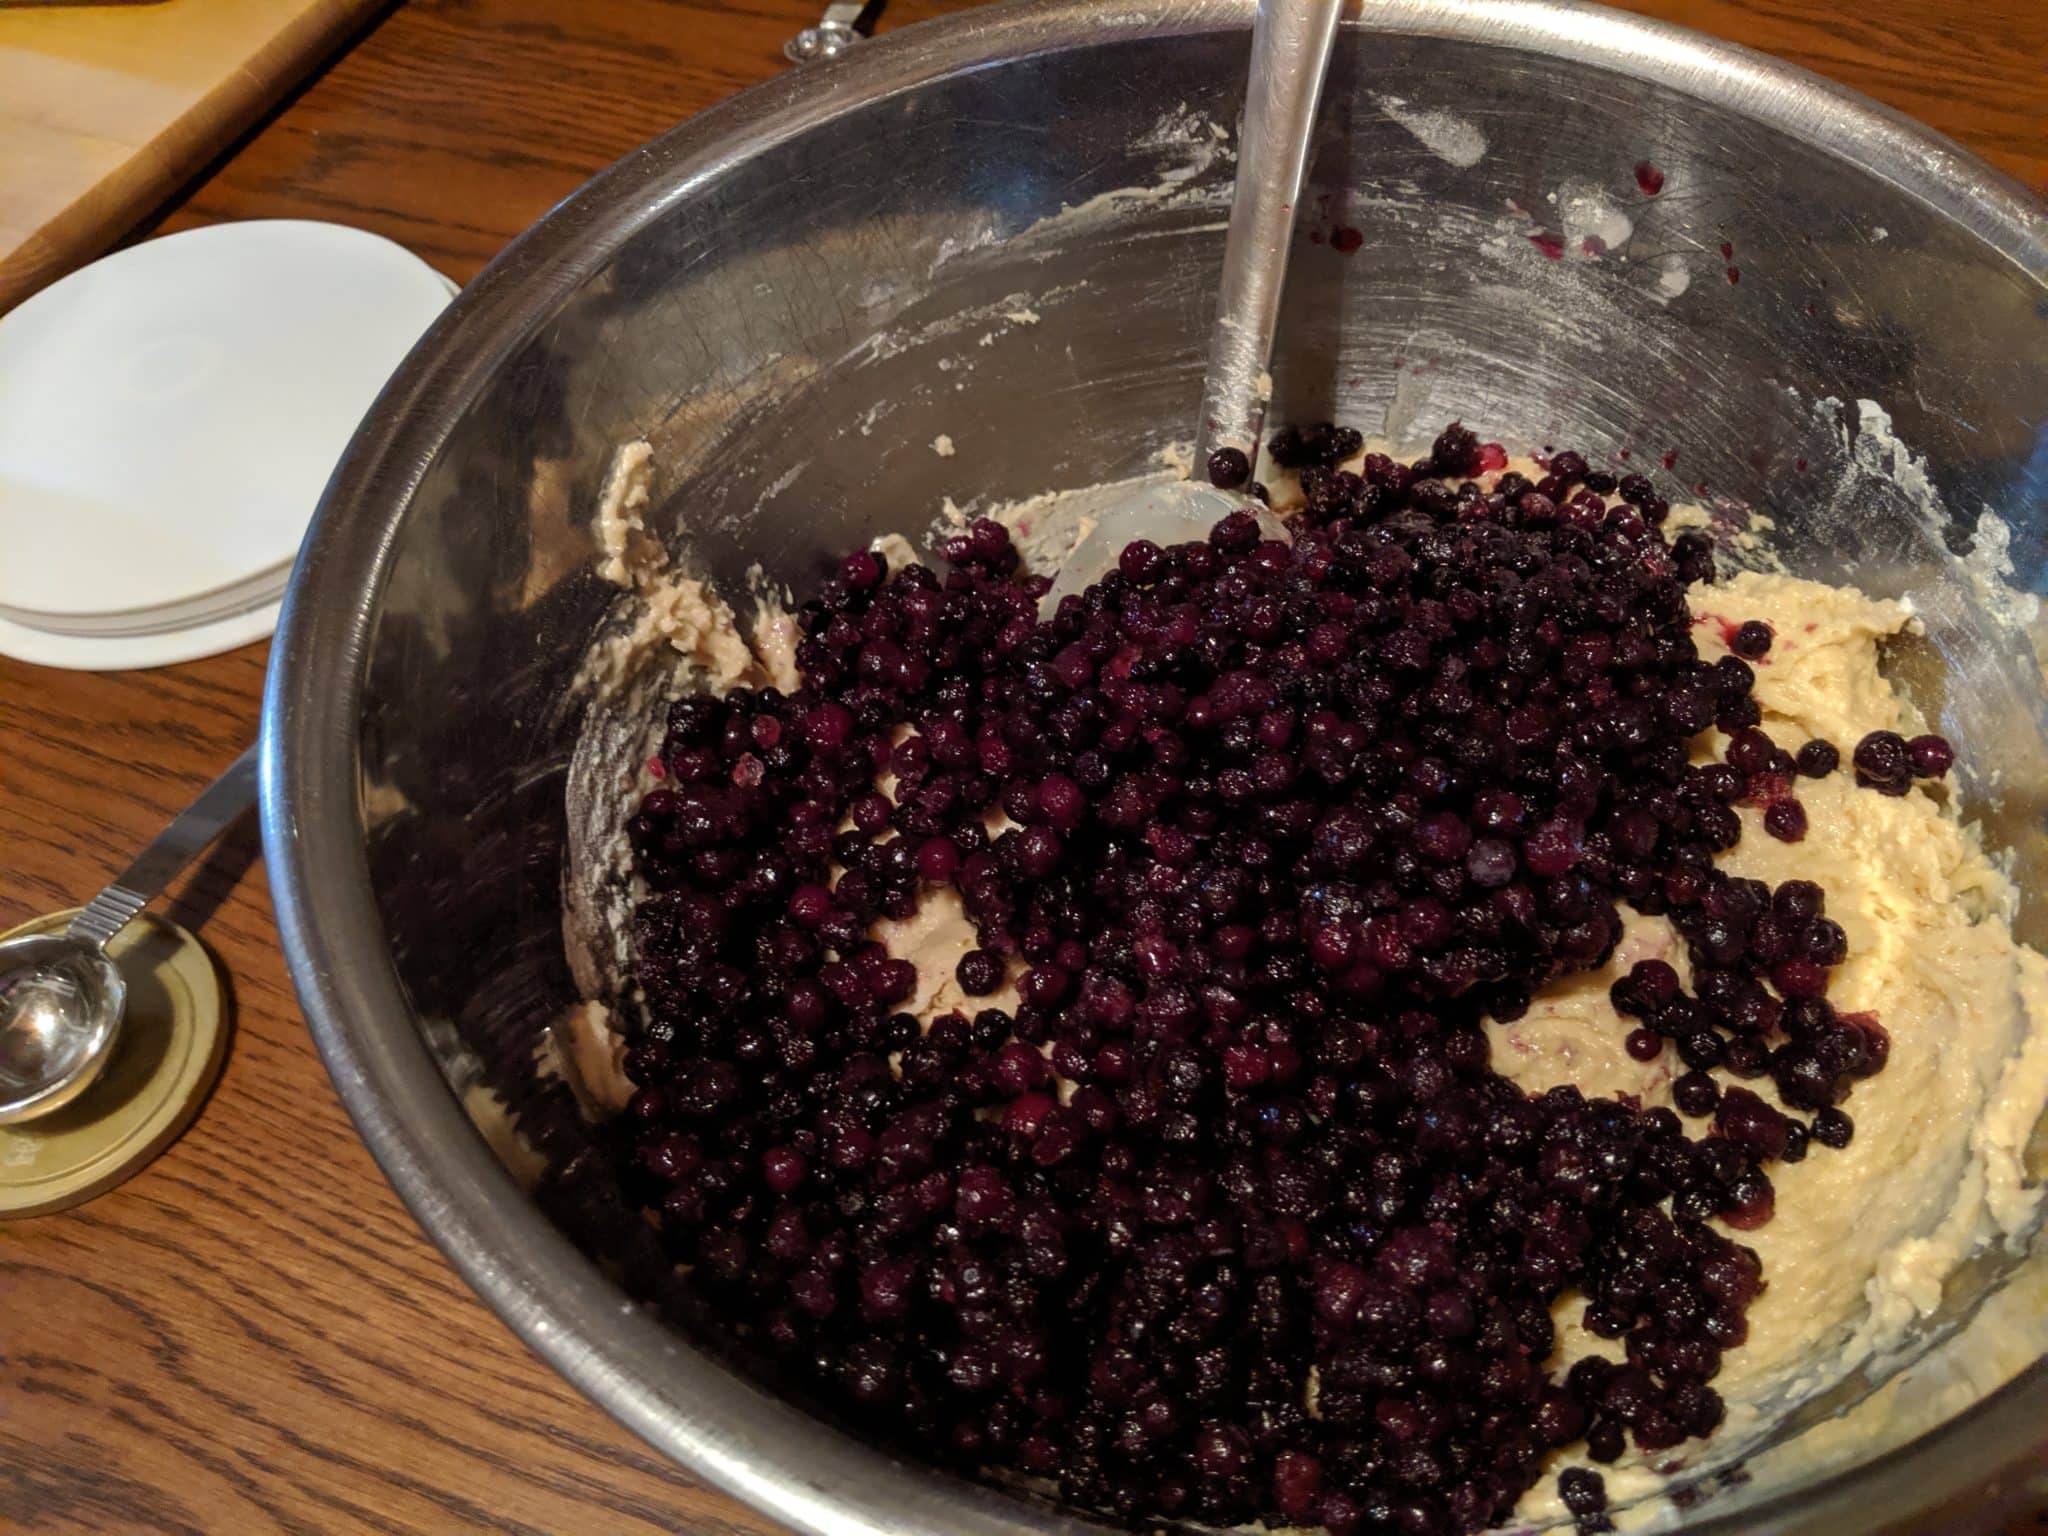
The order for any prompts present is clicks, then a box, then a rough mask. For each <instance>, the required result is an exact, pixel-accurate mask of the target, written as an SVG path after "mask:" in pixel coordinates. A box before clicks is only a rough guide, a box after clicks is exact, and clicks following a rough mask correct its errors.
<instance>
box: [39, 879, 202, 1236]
mask: <svg viewBox="0 0 2048 1536" xmlns="http://www.w3.org/2000/svg"><path fill="white" fill-rule="evenodd" d="M74 915H75V913H73V912H53V913H51V914H50V915H49V916H48V917H39V918H37V919H36V920H35V921H34V922H31V923H24V924H23V925H22V926H21V927H19V928H16V929H15V930H14V931H13V932H11V933H7V934H0V938H8V939H11V938H15V937H17V936H20V935H26V934H41V933H62V932H63V931H64V929H65V927H66V926H67V925H68V924H69V923H70V921H71V919H72V917H73V916H74ZM107 957H108V958H109V959H110V960H112V961H113V962H114V964H115V965H116V966H117V967H119V969H120V972H121V976H122V978H123V979H124V980H125V981H126V982H127V983H128V1005H127V1011H126V1015H125V1018H124V1020H123V1022H122V1025H121V1036H120V1039H119V1040H118V1041H117V1042H116V1043H115V1045H114V1052H113V1055H112V1056H111V1057H110V1058H109V1059H108V1061H107V1065H106V1068H105V1070H104V1071H103V1072H102V1073H101V1075H100V1078H99V1081H98V1082H96V1083H94V1084H93V1085H92V1087H90V1088H88V1089H87V1090H86V1091H85V1092H84V1093H82V1094H80V1095H79V1096H78V1097H77V1098H76V1099H74V1100H72V1101H71V1102H70V1103H69V1104H67V1105H65V1106H64V1107H63V1108H61V1109H58V1110H54V1111H52V1112H51V1113H50V1114H48V1115H44V1116H41V1117H39V1118H37V1119H34V1120H25V1121H22V1122H21V1123H20V1124H17V1125H0V1220H4V1219H5V1218H7V1217H10V1216H36V1215H41V1214H43V1213H44V1212H48V1211H61V1210H63V1209H65V1208H66V1207H68V1206H73V1205H80V1204H83V1203H84V1202H85V1201H87V1200H90V1199H92V1198H93V1197H94V1196H96V1195H101V1194H104V1193H106V1191H108V1190H110V1189H112V1188H113V1187H114V1186H115V1185H116V1184H119V1183H120V1182H121V1181H122V1180H123V1179H126V1178H127V1177H128V1176H129V1175H130V1174H133V1173H135V1172H137V1171H138V1170H140V1169H141V1168H143V1167H144V1166H146V1165H147V1164H148V1163H149V1162H150V1160H151V1159H153V1158H154V1157H155V1156H156V1155H157V1154H158V1153H159V1152H161V1151H163V1149H164V1148H165V1147H167V1146H169V1145H170V1144H171V1143H172V1142H173V1141H175V1140H177V1138H178V1133H179V1132H181V1131H183V1130H184V1129H185V1127H186V1126H187V1125H189V1124H191V1122H192V1117H193V1116H194V1115H195V1114H197V1113H198V1112H199V1106H200V1105H201V1103H203V1102H204V1101H205V1099H206V1094H207V1091H208V1090H209V1089H210V1088H212V1086H213V1082H214V1079H215V1078H216V1077H218V1076H219V1075H220V1067H221V1061H222V1059H223V1058H224V1057H225V1056H226V1054H227V1021H226V1020H225V1019H224V1018H223V1017H222V1014H221V991H220V977H219V975H218V973H217V972H216V971H215V969H214V964H213V957H212V956H211V955H209V954H208V953H207V952H206V950H205V949H204V948H203V947H202V946H201V945H200V942H199V941H198V940H197V939H195V938H194V937H192V935H191V934H189V933H187V932H186V931H185V930H184V929H183V928H180V927H179V926H178V925H177V924H176V923H173V922H171V921H169V920H168V919H166V918H161V917H157V916H155V915H154V914H152V913H147V912H145V913H144V914H143V915H142V916H141V917H138V918H137V919H136V920H135V921H134V922H132V923H130V924H129V925H128V926H127V927H126V928H124V929H122V930H121V932H119V933H118V934H116V935H115V936H114V938H113V939H112V941H111V942H109V943H108V945H107Z"/></svg>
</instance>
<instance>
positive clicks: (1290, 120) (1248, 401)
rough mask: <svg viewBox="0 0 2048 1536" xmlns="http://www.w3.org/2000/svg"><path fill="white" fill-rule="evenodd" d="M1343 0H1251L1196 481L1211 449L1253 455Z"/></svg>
mask: <svg viewBox="0 0 2048 1536" xmlns="http://www.w3.org/2000/svg"><path fill="white" fill-rule="evenodd" d="M1342 8H1343V0H1259V8H1258V12H1257V14H1256V15H1255V16H1254V17H1253V18H1252V72H1251V83H1250V85H1249V87H1248V89H1247V90H1246V93H1245V103H1244V128H1243V130H1242V132H1240V133H1239V135H1238V146H1237V188H1236V191H1235V193H1234V194H1233V195H1232V198H1231V204H1230V232H1229V234H1227V235H1226V236H1225V237H1224V241H1223V281H1222V284H1221V286H1220V289H1219V292H1218V296H1217V306H1216V328H1215V330H1214V331H1212V332H1210V335H1209V371H1208V373H1207V374H1206V375H1205V376H1204V378H1203V380H1202V415H1201V421H1200V424H1199V427H1198V429H1197V432H1196V437H1195V469H1194V473H1195V477H1196V478H1197V479H1201V478H1203V477H1204V473H1205V471H1204V466H1206V465H1207V464H1208V462H1209V455H1210V454H1211V453H1213V452H1214V451H1215V450H1216V449H1218V448H1242V449H1243V450H1244V451H1245V452H1246V453H1247V454H1254V453H1255V452H1256V450H1257V448H1258V444H1259V431H1260V428H1261V427H1262V426H1263V425H1264V423H1265V416H1266V401H1265V391H1264V390H1263V389H1262V388H1261V386H1260V381H1259V375H1260V374H1262V373H1264V372H1265V371H1266V364H1267V363H1268V361H1270V360H1271V358H1272V355H1273V329H1274V326H1275V325H1276V324H1277V323H1278V322H1279V318H1280V287H1281V284H1282V282H1283V281H1285V279H1286V276H1287V250H1288V247H1289V246H1290V245H1291V244H1292V243H1293V239H1294V210H1295V205H1296V204H1297V203H1298V202H1299V201H1300V199H1301V179H1302V175H1303V173H1304V172H1305V171H1306V170H1307V168H1308V148H1309V132H1310V130H1311V129H1312V128H1314V126H1315V119H1316V103H1317V102H1318V101H1320V100H1321V98H1322V93H1323V75H1324V74H1325V73H1326V72H1327V70H1328V69H1329V64H1330V49H1331V46H1332V45H1333V44H1334V43H1335V41H1336V37H1337V17H1338V13H1339V12H1340V11H1341V10H1342Z"/></svg>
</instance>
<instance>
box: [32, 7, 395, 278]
mask: <svg viewBox="0 0 2048 1536" xmlns="http://www.w3.org/2000/svg"><path fill="white" fill-rule="evenodd" d="M382 3H383V0H143V3H125V4H79V3H75V0H72V3H64V4H56V5H50V4H38V5H26V6H24V5H19V4H10V3H8V0H0V312H4V311H5V310H7V309H9V308H11V307H12V306H13V305H15V304H17V303H19V302H20V301H21V300H22V299H24V298H26V297H27V296H28V295H29V294H30V293H32V292H34V291H35V290H36V289H37V288H40V287H41V286H42V285H43V284H45V283H47V282H49V281H51V280H52V279H53V278H56V277H60V276H62V275H63V274H64V273H65V272H68V271H70V270H71V269H72V268H73V267H75V266H78V265H80V264H81V263H83V262H85V261H89V260H90V259H91V258H92V257H94V256H96V255H98V254H99V253H100V252H101V251H103V250H105V249H106V248H107V247H108V246H110V245H112V244H113V243H114V242H115V241H116V240H118V239H119V238H120V237H121V236H122V235H123V234H125V233H126V232H127V231H128V230H129V229H130V228H131V227H133V225H134V224H135V223H136V221H137V220H138V219H140V218H142V217H143V216H144V215H145V214H147V213H148V212H149V211H150V210H151V209H153V208H154V207H156V205H157V204H158V203H160V202H162V201H163V200H164V199H165V198H167V197H168V196H170V194H171V193H172V192H174V191H175V190H176V189H177V188H178V187H179V185H180V184H181V183H183V182H184V181H185V179H186V178H187V177H189V176H191V175H192V174H193V173H194V172H196V171H198V170H199V169H200V168H201V167H203V166H204V165H205V164H206V162H207V161H208V160H209V159H210V158H212V156H213V155H214V154H215V153H216V152H218V151H219V150H221V149H222V148H224V147H225V146H226V145H227V144H228V143H229V142H230V141H232V140H233V138H234V137H235V135H236V134H238V133H240V132H241V131H242V130H243V129H244V128H246V127H248V126H249V124H250V123H252V122H253V121H255V119H256V118H257V117H258V116H259V115H260V114H261V113H262V112H263V111H264V110H265V109H266V108H268V107H269V106H271V104H272V103H274V102H275V101H276V100H277V99H278V98H279V97H280V96H282V95H283V94H284V93H285V91H287V90H288V89H290V88H291V86H292V85H293V84H295V83H296V82H297V81H298V80H300V79H301V78H303V77H304V76H305V75H306V74H307V73H309V72H310V71H311V70H312V69H313V67H314V66H315V65H316V64H318V63H319V62H320V61H321V60H322V59H323V58H324V57H325V56H326V55H327V53H328V52H330V51H331V50H332V49H333V48H334V47H335V46H336V44H338V43H339V42H340V41H341V40H342V39H343V38H344V37H346V36H347V35H348V33H349V31H350V29H351V28H353V27H354V26H356V25H357V24H358V23H359V22H361V21H362V20H363V19H364V18H365V17H367V16H368V15H369V14H370V13H371V12H373V11H375V10H377V9H378V8H379V6H380V5H381V4H382Z"/></svg>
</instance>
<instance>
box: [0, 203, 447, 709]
mask: <svg viewBox="0 0 2048 1536" xmlns="http://www.w3.org/2000/svg"><path fill="white" fill-rule="evenodd" d="M454 291H455V289H454V285H453V284H452V283H450V282H449V281H448V280H447V279H446V278H444V277H442V276H441V275H440V274H439V273H437V272H435V271H434V270H433V269H432V268H431V267H429V266H427V265H426V264H425V263H424V262H422V261H420V260H419V259H418V258H417V257H415V256H413V255H412V254H410V253H409V252H407V251H406V250H404V249H403V248H402V247H400V246H397V245H394V244H392V243H391V242H390V241H388V240H384V239H381V238H379V237H378V236H376V235H371V234H366V233H364V232H363V231H361V230H354V229H345V228H342V227H340V226H338V225H332V224H314V223H302V222H298V221H277V222H260V223H248V224H224V225H217V226H214V227H211V228H207V229H196V230H191V231H188V232H186V233H183V234H177V235H169V236H166V237H165V238H163V239H160V240H152V241H149V242H148V243H146V244H143V245H138V246H134V247H132V248H130V249H128V250H125V251H120V252H117V253H115V254H114V255H112V256H109V257H107V258H105V259H104V260H102V261H98V262H95V263H94V264H93V265H92V266H90V267H87V268H85V269H84V270H83V271H80V272H75V273H73V274H72V275H71V276H69V277H67V278H65V279H64V280H63V281H62V282H59V283H57V284H55V285H54V286H52V287H50V288H47V289H45V290H44V291H43V292H42V293H40V294H38V295H36V296H35V297H34V298H32V299H30V300H29V301H28V302H27V303H25V304H23V305H22V306H21V307H20V308H18V309H16V310H15V311H14V312H13V313H11V314H8V315H6V316H4V317H0V654H5V655H9V656H14V657H18V658H20V659H21V660H24V661H31V662H38V663H41V664H43V665H46V666H56V667H76V668H88V669H94V670H99V669H106V668H115V667H153V666H164V665H167V664H169V663H171V662H176V661H189V660H191V659H193V658H194V657H198V656H208V655H212V654H213V653H214V652H217V651H224V650H228V649H230V648H232V647H234V646H237V645H242V644H246V643H247V642H249V641H252V640H259V639H261V638H263V637H264V636H265V635H268V634H269V633H270V632H271V630H272V628H274V627H275V625H276V622H277V610H278V602H279V599H280V598H281V597H282V596H283V593H284V587H285V582H286V580H287V579H288V578H289V576H290V575H291V565H292V560H293V557H294V556H295V555H296V554H297V553H298V548H299V541H300V540H301V539H302V538H303V537H304V535H305V531H306V524H307V522H308V521H309V520H310V518H311V516H312V513H313V508H314V505H315V504H316V503H317V502H318V501H319V498H320V492H321V490H322V489H323V488H324V487H325V485H326V483H327V478H328V476H329V474H330V473H332V471H333V469H334V465H335V462H336V461H337V460H338V459H339V457H340V456H341V451H342V449H343V448H344V447H345V446H346V445H347V443H348V440H349V437H350V435H351V434H352V433H353V432H354V431H355V428H356V425H357V423H358V422H360V421H361V420H362V418H363V413H364V412H365V411H367V410H368V409H369V407H370V403H371V402H372V401H373V400H374V399H375V398H376V396H377V392H378V390H380V389H381V388H382V387H383V385H384V383H385V381H386V380H387V379H388V378H389V377H390V376H391V373H392V370H393V369H395V368H396V367H397V366H398V364H399V362H400V361H401V360H402V359H403V358H404V356H405V354H406V353H407V351H409V350H410V349H411V347H412V344H413V343H414V342H415V341H417V340H418V339H419V337H420V335H421V333H422V332H424V331H425V330H426V328H427V327H428V326H429V325H430V324H431V323H432V322H433V320H434V317H435V316H436V315H438V314H439V313H440V312H441V310H442V309H443V308H444V307H445V306H446V305H447V303H448V300H449V298H450V296H451V295H452V294H453V293H454Z"/></svg>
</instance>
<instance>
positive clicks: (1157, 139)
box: [1015, 102, 1237, 241]
mask: <svg viewBox="0 0 2048 1536" xmlns="http://www.w3.org/2000/svg"><path fill="white" fill-rule="evenodd" d="M1133 143H1134V144H1135V146H1136V147H1137V148H1139V149H1149V150H1156V151H1160V152H1161V153H1162V155H1164V154H1167V153H1184V154H1185V157H1186V158H1184V159H1182V160H1180V161H1179V162H1178V163H1175V164H1169V165H1166V166H1164V167H1163V168H1162V169H1161V170H1160V172H1159V179H1158V180H1157V181H1155V182H1153V183H1152V184H1151V185H1149V186H1130V187H1113V188H1111V189H1110V190H1109V191H1107V192H1098V193H1096V194H1095V195H1094V196H1093V197H1090V198H1087V199H1085V200H1084V201H1082V202H1078V203H1068V204H1065V205H1063V206H1062V207H1061V208H1060V211H1059V212H1058V213H1056V214H1053V215H1051V216H1050V217H1047V218H1043V219H1040V220H1038V221H1037V222H1036V223H1035V224H1032V225H1030V226H1029V227H1028V228H1026V229H1024V230H1022V231H1021V232H1019V233H1018V234H1017V235H1016V237H1015V238H1016V239H1017V240H1019V241H1038V240H1045V239H1048V238H1051V239H1059V238H1062V237H1064V236H1066V235H1068V234H1071V233H1073V232H1074V231H1075V230H1076V229H1079V228H1083V227H1085V226H1087V225H1090V224H1094V223H1098V222H1100V221H1103V220H1106V219H1110V218H1114V217H1116V216H1117V215H1119V214H1121V213H1124V212H1126V211H1128V210H1129V209H1132V208H1135V207H1141V206H1143V205H1145V204H1148V203H1151V204H1162V205H1163V204H1171V205H1175V206H1178V205H1181V204H1203V203H1214V204H1216V205H1218V206H1222V205H1225V204H1227V203H1228V202H1229V200H1230V191H1231V189H1230V184H1229V183H1228V182H1226V181H1218V182H1217V183H1216V184H1215V185H1212V186H1208V187H1197V186H1193V185H1191V183H1193V182H1195V181H1197V180H1199V179H1200V178H1201V176H1202V175H1203V174H1204V173H1205V172H1207V171H1208V170H1209V169H1210V168H1211V167H1213V166H1217V165H1225V164H1230V163H1233V162H1234V161H1235V160H1236V158H1237V151H1236V149H1235V147H1234V146H1233V145H1232V143H1231V141H1230V135H1229V133H1228V131H1227V130H1222V129H1221V127H1220V125H1219V124H1217V123H1215V122H1213V121H1212V120H1211V119H1209V118H1207V117H1205V116H1203V115H1202V114H1201V113H1200V112H1197V111H1195V110H1194V109H1193V108H1191V107H1189V106H1188V105H1187V104H1186V103H1185V102H1183V103H1181V104H1180V105H1179V106H1176V107H1175V108H1173V109H1172V110H1171V111H1169V112H1166V113H1162V114H1161V115H1160V116H1159V117H1158V118H1157V119H1156V120H1155V121H1154V122H1153V124H1152V126H1151V127H1150V128H1148V129H1146V130H1145V131H1144V132H1143V133H1141V134H1140V135H1139V136H1138V137H1137V138H1136V139H1135V140H1134V141H1133Z"/></svg>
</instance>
